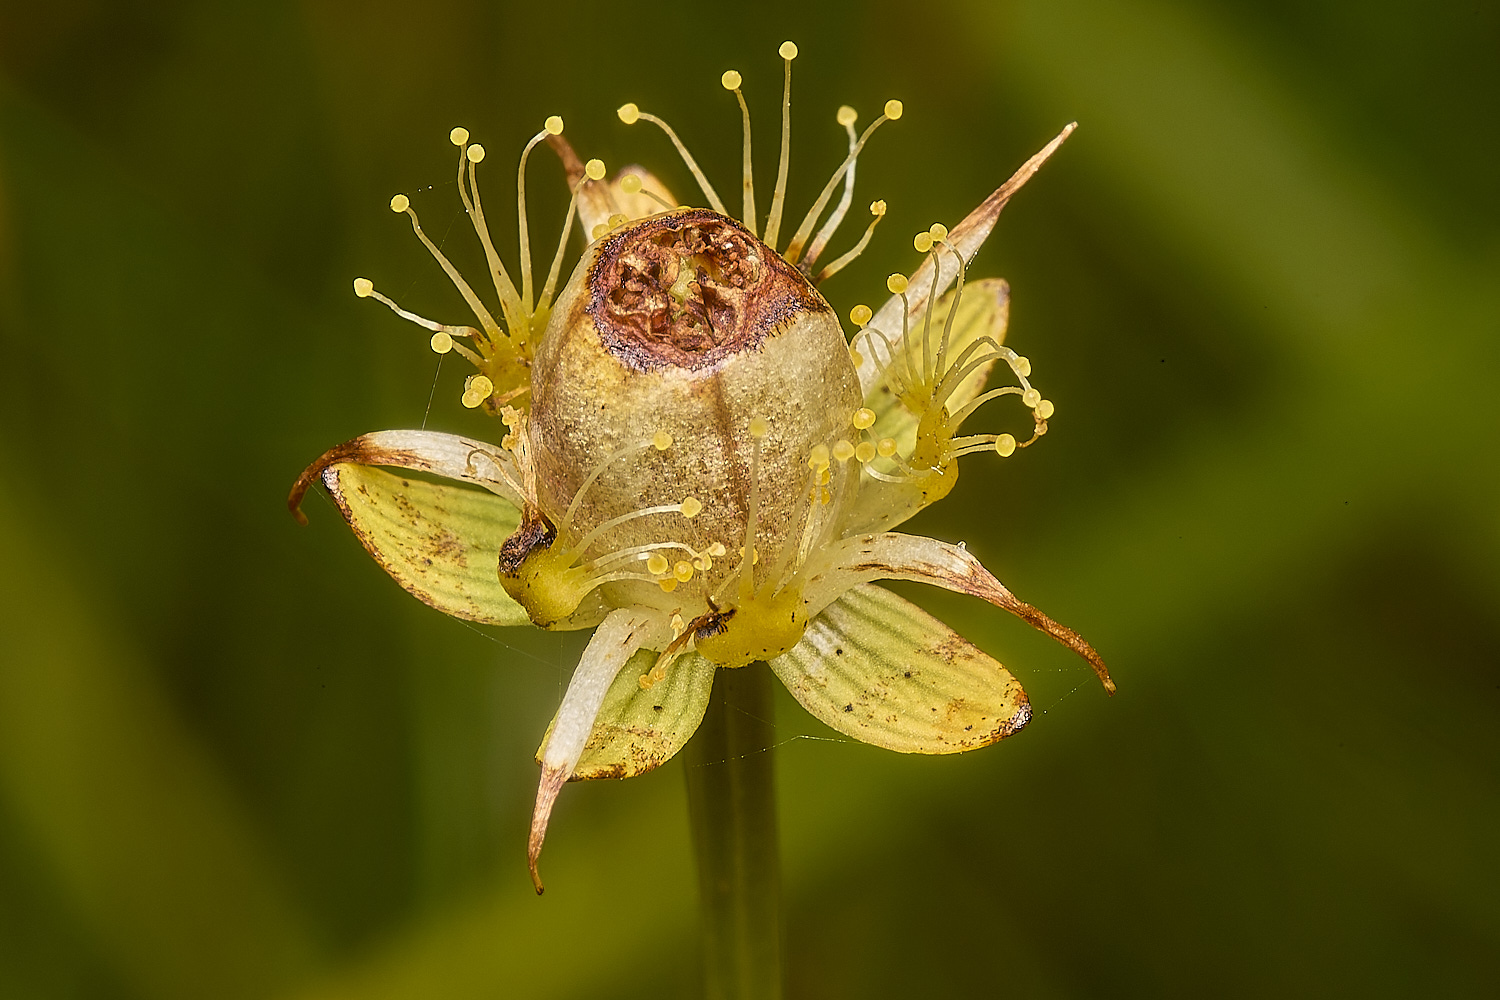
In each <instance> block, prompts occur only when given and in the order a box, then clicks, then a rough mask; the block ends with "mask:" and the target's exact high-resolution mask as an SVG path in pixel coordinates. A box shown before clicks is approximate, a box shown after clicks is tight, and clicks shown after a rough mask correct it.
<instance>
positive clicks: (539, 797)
mask: <svg viewBox="0 0 1500 1000" xmlns="http://www.w3.org/2000/svg"><path fill="white" fill-rule="evenodd" d="M567 780H568V772H567V771H565V770H563V769H562V768H560V767H547V766H545V765H544V766H543V767H542V780H541V783H540V784H539V785H538V786H537V790H536V808H535V809H533V810H532V813H531V836H530V837H529V838H527V842H526V866H527V868H528V869H529V870H530V871H531V884H532V885H534V886H536V894H537V895H538V896H540V895H541V894H542V893H543V892H545V891H546V886H544V885H542V876H541V873H540V872H538V871H537V867H536V863H537V859H538V858H540V857H541V855H542V841H544V840H545V839H546V838H547V820H548V819H549V818H550V817H551V816H552V806H553V805H554V804H555V803H556V802H557V793H558V792H560V791H562V786H563V784H564V783H566V782H567Z"/></svg>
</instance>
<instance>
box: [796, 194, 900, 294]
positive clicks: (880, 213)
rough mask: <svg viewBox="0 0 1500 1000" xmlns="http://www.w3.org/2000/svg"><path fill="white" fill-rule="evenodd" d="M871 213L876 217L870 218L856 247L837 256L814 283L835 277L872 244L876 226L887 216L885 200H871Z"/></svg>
mask: <svg viewBox="0 0 1500 1000" xmlns="http://www.w3.org/2000/svg"><path fill="white" fill-rule="evenodd" d="M870 214H871V215H872V216H874V218H872V219H871V220H870V224H869V225H868V226H866V227H865V232H864V235H863V236H861V237H860V238H859V242H858V243H856V244H854V249H852V250H850V251H849V252H848V253H846V254H843V255H842V256H840V257H837V258H835V259H834V260H833V262H832V263H830V264H829V265H828V266H827V267H825V268H823V270H821V271H819V272H818V276H817V277H816V278H814V279H813V284H815V285H817V284H822V283H823V282H824V281H826V280H827V279H829V278H831V277H833V276H834V275H835V274H838V273H839V272H840V271H842V270H843V269H844V268H845V267H847V266H848V265H849V264H851V263H853V261H854V260H855V258H857V257H858V256H859V255H860V254H862V253H864V252H865V247H867V246H869V245H870V238H871V237H872V236H874V235H875V227H876V226H878V225H880V220H881V219H883V218H885V202H883V201H872V202H870Z"/></svg>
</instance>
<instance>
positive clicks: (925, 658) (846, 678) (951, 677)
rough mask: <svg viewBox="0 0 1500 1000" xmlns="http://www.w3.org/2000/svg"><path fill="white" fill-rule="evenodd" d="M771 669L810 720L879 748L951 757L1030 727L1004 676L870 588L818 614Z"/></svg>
mask: <svg viewBox="0 0 1500 1000" xmlns="http://www.w3.org/2000/svg"><path fill="white" fill-rule="evenodd" d="M771 669H772V670H774V671H775V672H776V676H777V677H780V678H781V682H782V683H783V684H785V685H786V688H787V690H788V691H790V692H791V693H792V697H794V698H796V699H797V700H798V701H799V702H801V703H802V707H804V708H806V709H807V710H808V711H809V712H810V713H812V714H813V716H815V717H816V718H817V719H819V720H820V721H822V722H824V723H826V724H827V725H829V726H831V727H832V728H834V729H836V730H838V731H839V732H841V733H843V734H844V735H846V736H852V737H854V738H855V739H857V740H861V741H863V742H865V743H872V744H874V745H875V746H878V747H884V748H886V749H887V750H897V751H900V752H902V753H930V754H939V753H960V752H962V751H964V750H973V749H975V748H976V747H982V746H988V745H989V744H991V743H994V742H996V741H998V740H1001V739H1004V738H1005V737H1007V736H1010V735H1011V734H1012V733H1015V732H1018V731H1019V730H1020V729H1021V728H1022V727H1023V726H1025V725H1026V723H1028V722H1030V721H1031V704H1030V702H1028V701H1027V700H1026V693H1025V692H1024V691H1023V690H1021V684H1020V682H1019V681H1017V680H1016V679H1015V677H1013V676H1012V675H1011V673H1010V671H1008V670H1006V669H1005V667H1003V666H1001V665H1000V663H999V662H997V661H996V660H994V659H992V658H991V657H990V656H989V655H987V654H986V653H984V652H983V651H981V650H980V649H978V648H977V647H976V646H974V645H973V644H972V643H970V642H969V641H968V640H967V639H964V638H963V637H962V636H960V635H959V634H958V633H956V632H954V631H953V630H952V629H950V628H949V627H948V626H946V625H944V624H943V623H942V622H940V621H938V620H937V619H936V618H934V617H932V616H931V615H929V614H928V613H927V612H925V611H923V610H922V609H921V608H919V607H917V606H916V605H915V604H912V603H911V602H910V601H907V600H905V599H904V598H901V597H898V596H897V595H895V594H893V593H891V592H890V591H888V590H884V589H882V588H880V587H876V586H874V585H872V584H861V585H860V586H858V587H855V588H854V589H853V590H850V591H848V592H847V593H845V594H844V595H843V596H842V597H840V598H839V599H838V600H836V601H834V602H833V603H832V604H830V605H829V606H828V607H827V608H825V609H824V610H823V613H822V614H820V615H819V616H818V617H817V618H816V619H814V621H813V622H812V624H811V625H809V626H808V629H807V634H806V635H804V636H803V637H802V641H801V642H799V643H798V644H797V645H796V646H795V647H793V648H792V650H791V651H790V652H788V653H785V654H783V655H782V656H778V657H776V659H774V660H772V661H771Z"/></svg>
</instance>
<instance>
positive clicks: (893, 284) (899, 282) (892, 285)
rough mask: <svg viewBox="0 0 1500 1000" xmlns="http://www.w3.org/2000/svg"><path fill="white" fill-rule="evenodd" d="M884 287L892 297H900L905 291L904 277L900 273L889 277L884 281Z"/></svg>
mask: <svg viewBox="0 0 1500 1000" xmlns="http://www.w3.org/2000/svg"><path fill="white" fill-rule="evenodd" d="M885 287H886V288H888V289H889V290H890V292H891V294H892V295H900V294H901V293H902V292H904V291H906V275H904V274H900V273H897V274H893V275H891V276H890V277H889V278H886V279H885Z"/></svg>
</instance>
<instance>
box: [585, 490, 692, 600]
mask: <svg viewBox="0 0 1500 1000" xmlns="http://www.w3.org/2000/svg"><path fill="white" fill-rule="evenodd" d="M687 501H692V503H694V504H698V501H697V500H695V499H693V498H692V497H688V498H687V500H685V501H683V503H664V504H657V505H656V506H655V507H642V508H641V509H640V510H633V511H631V512H630V513H628V514H621V515H620V516H618V517H612V518H610V519H609V520H608V521H605V522H604V523H603V524H601V525H599V526H598V527H597V528H595V529H594V530H593V531H590V532H589V533H588V534H587V535H584V536H583V538H582V539H580V540H579V542H578V544H577V545H574V546H572V551H574V552H586V551H587V550H588V547H589V546H590V545H592V544H593V543H594V542H595V541H597V540H598V538H599V536H600V535H602V534H604V533H605V532H607V531H613V530H614V529H615V528H618V527H619V526H620V525H622V524H625V523H626V522H629V521H634V520H635V519H636V518H638V517H649V516H650V515H652V514H683V515H684V516H688V515H687V514H686V511H685V510H684V507H685V506H687ZM574 502H575V503H576V502H577V501H574ZM698 509H699V510H700V511H701V510H702V509H703V505H702V504H698ZM683 582H684V583H686V582H687V581H686V580H684V581H683Z"/></svg>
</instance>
